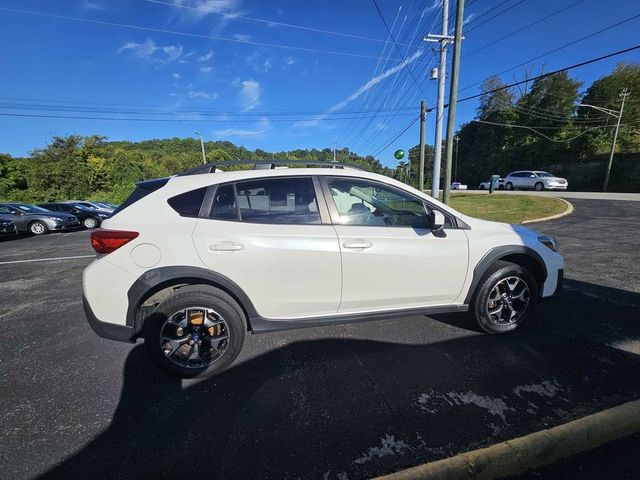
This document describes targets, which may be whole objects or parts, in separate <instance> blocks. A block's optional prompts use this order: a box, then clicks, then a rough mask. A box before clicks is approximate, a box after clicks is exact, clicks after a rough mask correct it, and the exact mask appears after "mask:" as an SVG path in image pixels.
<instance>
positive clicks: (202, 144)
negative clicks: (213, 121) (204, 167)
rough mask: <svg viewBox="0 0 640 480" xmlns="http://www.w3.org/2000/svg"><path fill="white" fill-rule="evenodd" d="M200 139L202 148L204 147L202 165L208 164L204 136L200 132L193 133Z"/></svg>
mask: <svg viewBox="0 0 640 480" xmlns="http://www.w3.org/2000/svg"><path fill="white" fill-rule="evenodd" d="M193 133H195V134H196V135H198V136H199V137H200V147H202V163H203V164H205V163H207V155H206V154H205V153H204V140H202V134H201V133H200V132H193Z"/></svg>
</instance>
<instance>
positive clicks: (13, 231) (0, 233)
mask: <svg viewBox="0 0 640 480" xmlns="http://www.w3.org/2000/svg"><path fill="white" fill-rule="evenodd" d="M15 235H18V229H17V228H16V226H15V225H11V227H0V237H13V236H15Z"/></svg>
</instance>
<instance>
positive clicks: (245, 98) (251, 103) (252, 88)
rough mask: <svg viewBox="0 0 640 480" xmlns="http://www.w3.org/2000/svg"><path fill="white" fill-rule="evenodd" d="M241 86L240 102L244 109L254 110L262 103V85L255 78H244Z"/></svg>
mask: <svg viewBox="0 0 640 480" xmlns="http://www.w3.org/2000/svg"><path fill="white" fill-rule="evenodd" d="M241 85H242V87H241V88H240V103H241V104H242V106H243V107H244V110H245V111H247V110H252V109H254V108H256V107H257V106H258V105H260V96H261V95H262V87H261V86H260V83H259V82H256V81H255V80H243V81H242V83H241Z"/></svg>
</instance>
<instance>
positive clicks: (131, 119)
mask: <svg viewBox="0 0 640 480" xmlns="http://www.w3.org/2000/svg"><path fill="white" fill-rule="evenodd" d="M183 115H184V116H185V117H188V114H183ZM402 115H405V116H413V114H409V113H405V114H402ZM0 116H3V117H30V118H64V119H68V120H108V121H121V122H169V123H171V122H198V123H259V121H260V120H259V119H251V120H233V119H232V120H225V119H201V118H140V117H94V116H79V115H48V114H47V115H45V114H30V113H0ZM384 116H386V115H381V117H384ZM360 118H363V117H341V118H314V119H309V121H310V120H314V121H337V120H354V119H360ZM365 118H366V117H365ZM300 121H304V120H301V119H299V118H292V119H286V118H276V119H270V120H269V122H300Z"/></svg>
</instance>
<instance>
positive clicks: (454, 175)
mask: <svg viewBox="0 0 640 480" xmlns="http://www.w3.org/2000/svg"><path fill="white" fill-rule="evenodd" d="M455 141H456V163H455V164H454V167H453V181H454V182H457V181H458V147H459V142H460V135H456V137H455Z"/></svg>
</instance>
